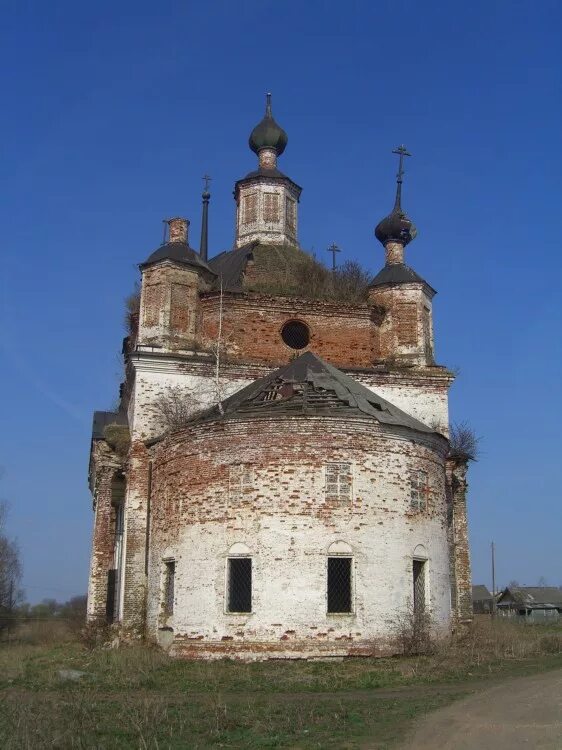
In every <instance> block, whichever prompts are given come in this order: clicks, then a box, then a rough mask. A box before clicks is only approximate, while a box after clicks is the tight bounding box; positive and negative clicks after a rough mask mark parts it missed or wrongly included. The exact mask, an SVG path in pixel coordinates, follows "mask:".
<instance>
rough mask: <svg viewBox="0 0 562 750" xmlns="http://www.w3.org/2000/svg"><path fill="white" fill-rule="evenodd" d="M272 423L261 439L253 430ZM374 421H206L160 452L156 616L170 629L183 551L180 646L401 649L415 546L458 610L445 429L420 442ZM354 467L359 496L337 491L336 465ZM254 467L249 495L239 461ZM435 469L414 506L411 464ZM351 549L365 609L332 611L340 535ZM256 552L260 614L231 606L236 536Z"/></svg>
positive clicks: (430, 584)
mask: <svg viewBox="0 0 562 750" xmlns="http://www.w3.org/2000/svg"><path fill="white" fill-rule="evenodd" d="M256 433H259V443H258V442H256V441H255V439H254V436H255V434H256ZM405 437H406V435H402V434H400V431H399V430H398V431H396V430H394V431H392V430H389V429H388V428H385V429H382V428H379V429H377V428H376V427H375V426H374V425H373V423H372V422H368V421H362V420H358V421H355V422H349V420H338V419H318V418H304V419H303V418H301V419H286V420H281V421H279V420H267V421H260V422H259V423H255V422H252V421H241V422H235V423H232V422H227V423H224V424H223V423H219V424H211V425H201V426H198V427H194V428H193V429H191V430H186V431H185V432H184V433H181V434H178V436H177V437H174V438H170V439H168V440H166V441H164V442H163V443H161V444H158V445H156V446H155V447H154V449H153V455H152V458H153V466H154V468H153V485H152V500H151V522H150V539H151V543H150V559H149V576H148V603H149V604H148V612H147V624H148V630H149V633H150V634H151V636H152V637H158V633H159V627H160V625H161V611H162V576H163V571H164V568H163V561H164V560H168V559H174V560H175V571H176V580H175V591H176V605H175V614H174V617H173V620H172V621H170V620H167V621H166V624H167V627H173V632H174V644H173V650H174V652H175V653H178V654H181V655H184V656H218V655H232V656H243V657H244V658H261V657H262V656H263V655H285V656H293V657H294V656H298V657H302V656H307V655H309V656H310V655H322V654H323V655H342V654H365V653H375V654H382V653H388V652H389V651H391V650H392V647H393V646H392V632H391V631H392V628H391V627H390V626H389V623H391V622H392V621H393V619H395V618H396V616H397V615H398V614H399V613H403V612H404V611H405V610H406V609H407V608H408V606H409V601H408V599H409V598H410V597H411V596H412V582H411V578H412V560H413V558H414V555H415V556H416V557H419V556H420V555H421V556H423V557H425V559H427V565H428V577H427V601H428V603H430V608H431V613H432V616H433V617H434V619H435V621H436V623H437V627H439V628H445V629H446V628H447V627H448V623H449V619H450V595H449V570H448V559H449V558H448V554H449V551H448V545H447V528H446V526H447V510H446V497H445V483H444V460H445V452H446V450H447V444H446V441H445V440H444V439H442V438H437V437H428V438H425V439H420V440H419V441H417V442H416V443H412V442H411V440H410V439H405ZM331 461H338V462H341V461H345V462H349V463H350V464H351V467H352V477H353V479H352V483H353V487H352V493H351V497H350V500H349V501H345V502H343V503H342V502H338V501H334V500H331V499H330V498H327V496H326V475H325V466H326V463H327V462H331ZM240 465H244V466H246V467H249V468H250V469H251V483H249V484H247V485H245V488H244V491H243V493H242V495H240V493H239V492H237V493H235V494H234V495H233V494H232V492H231V488H230V479H231V469H232V467H233V466H234V467H238V466H240ZM420 467H423V468H424V470H425V471H427V475H428V478H429V479H428V496H427V506H426V508H425V509H424V510H423V511H422V512H419V511H417V510H413V509H412V506H411V502H410V493H411V476H412V472H414V471H415V470H419V468H420ZM335 542H344V543H345V544H347V545H349V547H350V549H351V550H352V557H353V571H354V572H353V575H354V604H353V612H352V613H350V614H348V615H343V614H338V615H329V614H327V612H326V559H327V556H328V552H329V550H330V546H331V545H332V544H334V543H335ZM237 544H238V545H243V547H244V548H247V549H248V550H249V551H250V554H251V557H252V561H253V571H254V573H253V576H254V577H253V584H252V586H253V594H252V601H253V604H252V613H249V614H243V615H240V614H235V615H233V614H228V613H227V612H226V611H225V565H226V560H227V558H228V556H229V551H230V550H231V549H232V548H233V546H234V545H237Z"/></svg>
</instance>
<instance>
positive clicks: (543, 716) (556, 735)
mask: <svg viewBox="0 0 562 750" xmlns="http://www.w3.org/2000/svg"><path fill="white" fill-rule="evenodd" d="M521 746H523V747H528V748H533V750H561V748H562V670H556V671H554V672H545V673H543V674H539V675H534V676H532V677H519V678H514V679H509V680H506V681H505V682H502V683H501V684H499V685H496V686H494V687H492V688H490V689H487V690H484V691H482V692H478V693H477V694H476V695H472V696H470V697H469V698H465V699H464V700H461V701H457V702H456V703H454V704H452V705H451V706H448V707H447V708H442V709H440V710H438V711H435V712H434V713H431V714H429V715H428V716H427V717H425V718H424V719H423V720H421V721H420V722H418V723H417V724H416V725H415V726H414V730H413V733H412V734H411V735H410V737H409V739H408V741H407V742H406V743H405V744H404V745H402V748H403V750H414V749H415V750H435V748H439V750H488V749H489V750H512V748H514V747H521Z"/></svg>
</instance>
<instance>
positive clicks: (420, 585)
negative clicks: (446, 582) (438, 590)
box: [412, 560, 425, 614]
mask: <svg viewBox="0 0 562 750" xmlns="http://www.w3.org/2000/svg"><path fill="white" fill-rule="evenodd" d="M412 583H413V587H414V614H422V613H423V612H425V560H414V561H413V565H412Z"/></svg>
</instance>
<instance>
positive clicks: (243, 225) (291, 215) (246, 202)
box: [235, 177, 300, 247]
mask: <svg viewBox="0 0 562 750" xmlns="http://www.w3.org/2000/svg"><path fill="white" fill-rule="evenodd" d="M299 195H300V189H298V188H296V186H295V185H293V184H292V183H291V182H289V181H288V180H287V181H286V182H280V181H279V180H271V179H270V180H268V179H267V177H260V178H258V179H256V178H254V179H250V180H247V181H246V180H241V181H240V182H238V183H237V187H236V191H235V200H236V239H235V245H236V247H241V246H242V245H246V244H248V243H250V242H254V241H259V242H263V243H264V244H273V245H281V244H285V243H287V244H289V245H296V244H297V234H298V200H299ZM269 196H271V197H269ZM288 201H290V202H291V203H290V206H291V209H290V210H288V205H287V202H288Z"/></svg>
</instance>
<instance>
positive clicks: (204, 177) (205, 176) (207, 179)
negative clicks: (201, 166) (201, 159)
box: [201, 174, 211, 191]
mask: <svg viewBox="0 0 562 750" xmlns="http://www.w3.org/2000/svg"><path fill="white" fill-rule="evenodd" d="M201 179H202V180H205V190H207V191H208V190H209V183H210V182H211V178H210V177H209V175H208V174H204V175H203V177H202V178H201Z"/></svg>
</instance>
